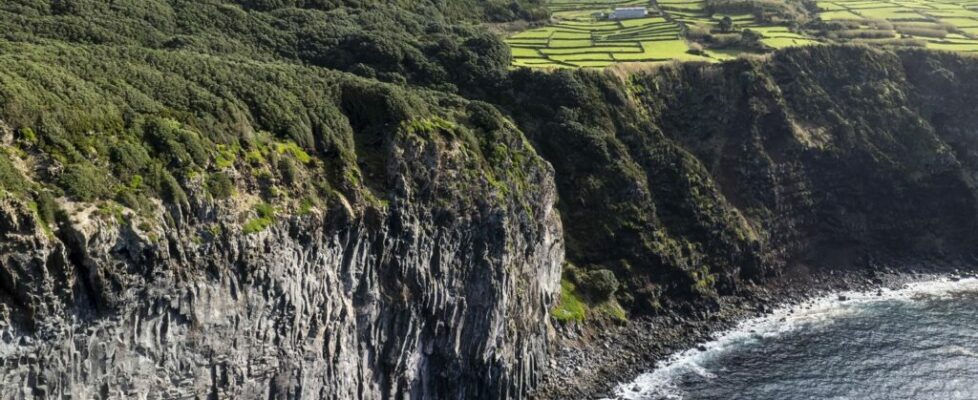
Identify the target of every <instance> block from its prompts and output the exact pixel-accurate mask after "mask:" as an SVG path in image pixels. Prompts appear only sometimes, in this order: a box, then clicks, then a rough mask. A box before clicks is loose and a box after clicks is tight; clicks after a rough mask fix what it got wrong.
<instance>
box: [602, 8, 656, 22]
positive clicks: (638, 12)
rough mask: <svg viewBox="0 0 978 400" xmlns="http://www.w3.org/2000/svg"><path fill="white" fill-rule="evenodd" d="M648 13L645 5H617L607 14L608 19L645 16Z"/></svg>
mask: <svg viewBox="0 0 978 400" xmlns="http://www.w3.org/2000/svg"><path fill="white" fill-rule="evenodd" d="M648 13H649V12H648V10H646V9H645V7H619V8H616V9H615V12H613V13H611V14H609V15H608V19H633V18H645V15H646V14H648Z"/></svg>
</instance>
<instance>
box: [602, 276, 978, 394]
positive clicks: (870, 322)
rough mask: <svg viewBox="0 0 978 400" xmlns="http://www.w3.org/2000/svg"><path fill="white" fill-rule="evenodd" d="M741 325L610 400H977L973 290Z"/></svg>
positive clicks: (803, 311)
mask: <svg viewBox="0 0 978 400" xmlns="http://www.w3.org/2000/svg"><path fill="white" fill-rule="evenodd" d="M845 295H846V296H847V297H848V300H846V301H840V300H839V299H838V296H837V295H834V296H832V297H826V298H822V299H816V300H813V301H811V302H809V303H807V304H805V305H803V306H801V307H797V306H796V307H795V308H794V310H793V311H792V310H790V309H782V310H779V311H777V312H775V313H774V314H772V315H770V316H768V317H764V318H762V319H757V320H753V321H747V322H745V323H743V324H741V325H740V326H739V327H737V328H736V329H733V330H731V331H729V332H726V333H725V334H723V335H721V336H720V337H719V338H718V339H717V340H715V341H713V342H710V343H705V344H704V347H705V351H701V350H697V349H693V350H689V351H686V352H683V353H680V354H677V355H675V356H673V357H672V358H670V359H669V360H666V361H664V362H662V363H660V364H659V365H658V366H657V368H656V369H655V370H653V371H652V372H650V373H647V374H643V375H641V376H639V377H637V378H635V379H634V380H633V381H630V382H625V383H622V384H620V385H618V387H617V389H616V396H615V398H616V399H627V400H653V399H654V400H658V399H688V400H697V399H704V400H706V399H709V400H714V399H716V400H728V399H747V400H766V399H771V400H792V399H830V400H872V399H880V400H884V399H885V400H900V399H915V400H916V399H920V400H932V399H933V400H953V399H968V400H976V399H978V280H962V281H959V282H950V281H932V282H922V283H918V284H913V285H910V286H909V287H907V288H905V289H901V290H894V291H884V292H883V295H882V296H877V295H876V294H875V293H869V294H860V293H846V294H845Z"/></svg>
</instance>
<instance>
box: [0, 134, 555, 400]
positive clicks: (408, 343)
mask: <svg viewBox="0 0 978 400" xmlns="http://www.w3.org/2000/svg"><path fill="white" fill-rule="evenodd" d="M388 140H389V143H392V145H391V146H390V148H389V153H388V154H390V155H391V157H390V158H389V160H388V162H387V170H388V171H389V177H390V179H389V183H390V184H391V185H392V189H391V193H394V195H392V197H391V198H390V202H389V204H387V205H386V206H357V204H356V203H355V204H353V205H352V206H351V205H350V204H349V203H347V202H346V201H345V200H344V201H342V202H338V204H337V205H335V206H332V207H330V208H328V209H327V210H319V211H313V212H312V213H310V214H309V215H306V216H293V217H282V218H280V220H279V221H278V222H277V223H276V224H274V225H273V226H272V227H271V228H269V229H267V230H265V231H262V232H258V233H255V234H245V233H242V232H241V231H240V229H239V228H238V225H239V224H238V223H237V222H236V220H235V214H234V213H233V212H231V210H229V209H228V207H227V204H225V203H215V202H213V201H211V200H206V196H203V194H202V193H197V194H191V196H190V197H191V200H190V202H189V203H188V204H185V205H183V206H182V207H181V206H171V207H169V208H167V212H166V213H165V214H163V215H160V216H159V217H158V220H157V221H154V223H153V224H148V225H146V224H135V223H134V222H131V221H130V220H128V219H127V218H119V217H112V216H111V215H109V216H106V215H103V214H104V213H100V211H99V209H98V208H97V207H95V206H94V205H86V204H71V203H65V204H64V208H65V212H64V214H65V215H63V216H62V218H61V219H60V223H59V226H58V227H57V228H56V229H55V230H53V231H50V232H47V231H46V230H45V228H44V227H43V223H41V222H40V221H38V220H37V218H36V217H35V216H34V213H33V212H31V211H30V210H29V207H28V205H27V204H26V203H24V202H20V201H18V200H16V199H12V198H8V199H6V200H4V201H3V202H2V204H0V293H2V298H0V301H2V305H0V307H2V308H0V313H2V314H0V398H4V399H21V398H68V397H71V398H85V399H89V398H92V399H95V398H98V399H105V398H213V399H217V398H233V399H248V398H254V399H258V398H262V399H266V398H267V399H309V398H324V399H325V398H361V399H386V398H412V399H414V398H419V399H420V398H445V399H471V398H516V397H521V396H523V395H524V394H525V393H526V392H527V391H528V389H529V388H530V387H532V386H533V385H534V384H535V382H536V381H538V380H539V379H540V373H541V369H540V368H541V366H542V365H543V364H544V362H545V360H546V350H547V347H548V337H549V336H548V332H549V330H550V328H549V317H548V312H549V309H550V307H551V306H552V304H553V301H554V293H555V291H556V290H558V288H559V276H560V263H561V261H562V259H563V242H562V233H561V225H560V221H559V219H558V216H557V214H556V213H555V211H554V209H553V205H554V202H555V190H554V188H553V183H552V172H551V170H550V168H549V167H548V166H547V165H546V164H545V163H543V162H542V161H540V160H539V159H538V158H533V159H529V160H525V162H526V164H523V165H521V166H520V168H521V169H522V170H523V174H522V175H521V176H522V177H523V181H521V182H518V183H519V184H520V186H522V187H524V188H525V189H524V190H522V191H521V192H519V193H518V194H508V195H506V194H501V193H500V192H499V188H498V186H499V184H498V183H497V184H496V185H495V186H493V185H490V184H489V183H488V182H487V181H486V180H485V178H482V177H479V176H478V175H475V176H474V177H473V178H472V179H462V178H459V177H458V176H457V175H458V174H463V173H467V171H466V170H465V168H466V167H465V166H466V165H467V164H466V163H468V162H470V161H471V160H469V159H468V158H469V157H471V155H470V153H466V152H461V151H451V150H450V148H451V147H452V146H453V145H452V142H450V141H449V142H443V141H440V140H434V139H432V138H431V137H428V136H425V135H420V136H411V135H406V134H401V135H398V136H396V137H395V135H393V134H391V135H390V138H389V139H388ZM519 143H520V141H518V140H517V141H516V142H515V144H514V146H517V147H519V146H521V145H520V144H519ZM439 146H444V147H439ZM524 150H528V149H524ZM530 151H532V150H530ZM470 175H472V174H471V173H470ZM459 196H462V197H465V198H466V199H468V201H452V198H457V197H459ZM339 203H342V204H339ZM137 225H138V226H137ZM140 226H142V228H141V227H140ZM147 226H151V228H148V229H146V227H147Z"/></svg>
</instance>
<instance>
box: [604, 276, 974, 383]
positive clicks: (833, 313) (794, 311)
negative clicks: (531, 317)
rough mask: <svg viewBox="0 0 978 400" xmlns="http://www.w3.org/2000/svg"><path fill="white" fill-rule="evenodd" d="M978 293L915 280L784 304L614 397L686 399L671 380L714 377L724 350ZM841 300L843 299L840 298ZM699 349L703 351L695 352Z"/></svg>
mask: <svg viewBox="0 0 978 400" xmlns="http://www.w3.org/2000/svg"><path fill="white" fill-rule="evenodd" d="M965 292H978V279H962V280H960V281H956V282H955V281H951V280H950V279H938V280H932V281H924V282H916V283H911V284H908V285H906V286H905V287H904V288H901V289H897V290H889V289H882V291H881V293H877V292H876V291H875V290H874V291H872V292H855V291H852V292H843V293H835V294H832V295H827V296H823V297H818V298H814V299H812V300H809V301H806V302H804V303H802V304H800V305H792V306H785V307H782V308H779V309H777V310H775V311H774V312H773V313H771V314H768V315H766V316H764V317H760V318H755V319H750V320H747V321H744V322H742V323H740V324H738V325H737V326H736V327H735V328H733V329H731V330H729V331H726V332H724V333H722V334H720V335H719V336H718V337H717V339H715V340H713V341H710V342H707V343H703V344H702V345H700V346H695V347H694V348H693V349H690V350H686V351H683V352H680V353H677V354H674V355H672V356H671V357H669V358H668V359H666V360H664V361H662V362H659V363H658V364H657V365H656V369H655V370H653V371H652V372H650V373H646V374H642V375H640V376H639V377H637V378H635V380H633V381H631V382H628V383H622V384H619V385H618V387H617V388H616V390H615V399H621V400H645V399H656V400H659V399H662V400H680V399H683V398H684V397H685V395H684V393H683V391H682V390H681V389H680V387H679V385H678V383H677V382H676V380H677V379H679V378H680V377H682V376H686V375H688V374H690V373H694V374H696V375H699V376H700V377H703V378H705V379H714V378H715V373H714V372H712V371H709V370H708V368H706V367H704V365H707V364H708V363H709V361H710V360H712V359H715V358H716V357H718V356H719V355H721V354H723V353H724V352H725V351H727V350H729V349H731V348H734V347H737V346H741V345H744V344H750V343H753V342H756V341H758V340H760V339H765V338H773V337H778V336H780V335H783V334H784V333H787V332H791V331H793V330H795V329H799V328H802V327H810V326H813V325H817V324H823V323H828V322H830V321H833V320H835V319H838V318H840V317H843V316H846V315H851V314H853V313H857V312H860V311H861V310H862V309H863V307H860V306H861V305H865V304H866V303H872V302H879V301H888V300H899V301H914V300H916V299H920V298H945V297H950V296H953V295H956V294H959V293H965ZM842 298H845V300H841V299H842ZM700 349H704V350H702V351H701V350H700Z"/></svg>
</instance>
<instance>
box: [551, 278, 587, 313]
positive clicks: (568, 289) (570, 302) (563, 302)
mask: <svg viewBox="0 0 978 400" xmlns="http://www.w3.org/2000/svg"><path fill="white" fill-rule="evenodd" d="M574 290H575V287H574V284H573V283H572V282H571V281H569V280H566V279H562V280H561V281H560V303H558V304H557V307H554V309H553V310H552V311H551V312H550V313H551V314H552V315H553V317H554V319H556V320H558V321H560V322H571V321H575V322H580V321H583V320H584V317H586V316H587V305H585V304H584V301H583V300H581V298H580V297H577V294H575V293H574Z"/></svg>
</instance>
